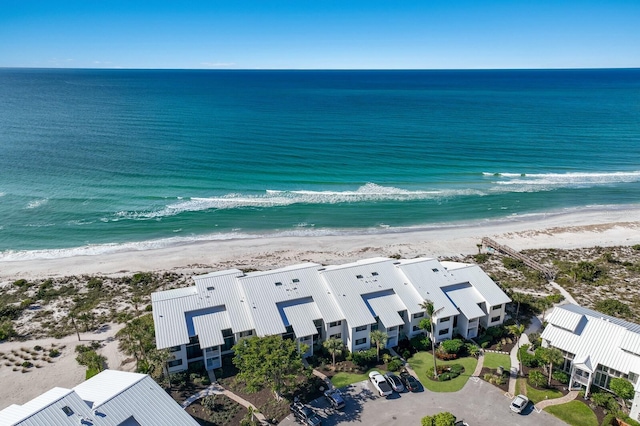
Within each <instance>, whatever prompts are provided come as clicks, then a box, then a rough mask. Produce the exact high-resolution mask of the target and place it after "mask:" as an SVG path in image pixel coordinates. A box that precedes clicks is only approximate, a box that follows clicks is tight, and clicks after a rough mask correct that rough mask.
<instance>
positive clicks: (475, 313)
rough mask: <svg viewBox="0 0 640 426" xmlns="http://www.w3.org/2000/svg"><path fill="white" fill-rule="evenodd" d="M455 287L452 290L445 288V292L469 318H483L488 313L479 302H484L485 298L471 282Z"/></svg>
mask: <svg viewBox="0 0 640 426" xmlns="http://www.w3.org/2000/svg"><path fill="white" fill-rule="evenodd" d="M454 287H455V288H452V289H451V290H448V291H447V290H445V293H446V295H447V296H448V297H449V299H451V301H452V302H453V303H454V304H455V305H456V307H457V308H458V309H460V312H462V314H463V315H464V316H465V317H467V319H474V318H481V317H483V316H485V315H486V313H485V312H484V311H483V310H482V309H480V307H479V306H478V303H482V302H484V299H483V298H482V296H481V295H480V293H478V292H477V291H476V289H475V288H473V287H472V286H471V284H467V285H465V286H454ZM445 289H446V287H445Z"/></svg>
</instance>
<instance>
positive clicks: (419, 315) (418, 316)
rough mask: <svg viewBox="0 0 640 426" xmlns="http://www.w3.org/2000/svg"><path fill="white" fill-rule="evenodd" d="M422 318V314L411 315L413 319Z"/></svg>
mask: <svg viewBox="0 0 640 426" xmlns="http://www.w3.org/2000/svg"><path fill="white" fill-rule="evenodd" d="M423 316H424V312H418V313H417V314H413V318H422V317H423Z"/></svg>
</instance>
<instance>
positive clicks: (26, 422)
mask: <svg viewBox="0 0 640 426" xmlns="http://www.w3.org/2000/svg"><path fill="white" fill-rule="evenodd" d="M63 407H68V409H66V410H67V412H66V413H65V411H63ZM82 419H86V420H88V421H90V423H87V424H92V425H94V426H120V425H122V424H126V423H125V422H126V421H127V420H129V419H134V420H135V421H136V422H137V423H138V424H140V425H143V426H147V425H149V426H151V425H181V426H182V425H184V426H190V425H193V426H196V425H197V424H198V423H197V422H196V421H195V420H194V419H193V418H192V417H191V416H189V415H188V414H187V413H186V412H185V411H184V410H183V409H182V407H180V405H178V403H176V402H175V401H174V400H173V399H172V398H171V397H170V396H169V395H168V394H167V393H166V392H165V391H164V390H163V389H162V388H161V387H160V386H158V385H157V384H156V382H154V381H153V379H152V378H151V377H149V376H147V375H144V374H137V373H127V372H123V371H116V370H105V371H103V372H101V373H100V374H98V375H96V376H94V377H92V378H91V379H89V380H87V381H85V382H83V383H81V384H80V385H78V386H76V387H75V388H73V390H69V389H62V388H54V389H52V390H51V391H49V392H46V393H44V394H43V395H41V396H40V397H37V398H35V399H33V400H31V401H29V402H27V403H26V404H24V405H22V406H16V405H12V406H11V407H8V408H7V409H5V410H3V411H0V425H3V426H5V425H11V426H14V425H15V426H18V425H19V426H68V425H75V426H77V425H79V424H82V423H80V421H81V420H82Z"/></svg>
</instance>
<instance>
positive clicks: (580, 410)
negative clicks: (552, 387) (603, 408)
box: [544, 401, 598, 426]
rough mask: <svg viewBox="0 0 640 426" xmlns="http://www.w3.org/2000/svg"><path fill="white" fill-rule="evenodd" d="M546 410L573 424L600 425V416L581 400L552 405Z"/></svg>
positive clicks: (581, 425)
mask: <svg viewBox="0 0 640 426" xmlns="http://www.w3.org/2000/svg"><path fill="white" fill-rule="evenodd" d="M544 410H545V411H547V412H548V413H551V414H553V415H554V416H556V417H557V418H559V419H560V420H562V421H564V422H566V423H569V424H570V425H573V426H598V418H597V417H596V415H595V413H594V412H593V411H591V409H590V408H589V407H588V406H587V404H585V403H584V402H581V401H571V402H568V403H566V404H560V405H552V406H549V407H547V408H545V409H544Z"/></svg>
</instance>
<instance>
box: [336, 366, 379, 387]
mask: <svg viewBox="0 0 640 426" xmlns="http://www.w3.org/2000/svg"><path fill="white" fill-rule="evenodd" d="M373 370H376V371H378V372H379V373H380V374H384V373H386V371H384V370H380V369H377V368H372V369H370V370H369V371H367V372H366V373H364V374H359V373H345V372H344V371H341V372H339V373H336V374H335V375H334V376H333V377H332V378H331V383H333V386H335V387H337V388H343V387H345V386H349V385H350V384H352V383H358V382H361V381H363V380H369V372H370V371H373Z"/></svg>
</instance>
